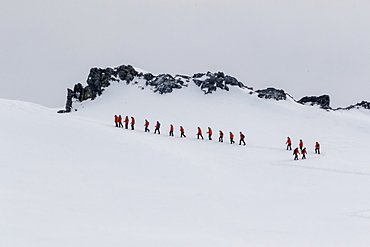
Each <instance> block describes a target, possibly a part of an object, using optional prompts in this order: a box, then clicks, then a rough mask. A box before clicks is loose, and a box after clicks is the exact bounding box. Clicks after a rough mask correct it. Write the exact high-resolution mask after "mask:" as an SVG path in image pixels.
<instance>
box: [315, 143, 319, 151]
mask: <svg viewBox="0 0 370 247" xmlns="http://www.w3.org/2000/svg"><path fill="white" fill-rule="evenodd" d="M315 154H320V143H319V142H316V144H315Z"/></svg>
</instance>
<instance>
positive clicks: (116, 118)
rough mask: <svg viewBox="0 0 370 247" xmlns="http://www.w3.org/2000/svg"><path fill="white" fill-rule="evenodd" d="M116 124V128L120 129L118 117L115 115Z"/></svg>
mask: <svg viewBox="0 0 370 247" xmlns="http://www.w3.org/2000/svg"><path fill="white" fill-rule="evenodd" d="M114 123H115V124H116V127H117V128H118V116H117V115H114Z"/></svg>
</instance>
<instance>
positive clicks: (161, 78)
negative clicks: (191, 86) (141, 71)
mask: <svg viewBox="0 0 370 247" xmlns="http://www.w3.org/2000/svg"><path fill="white" fill-rule="evenodd" d="M143 77H144V79H146V81H147V82H146V85H147V86H151V87H153V89H154V92H158V93H160V94H164V93H172V91H173V89H180V88H182V87H184V86H185V87H187V86H188V84H187V83H185V82H184V79H186V78H184V77H182V76H175V77H173V76H172V75H169V74H162V75H158V76H153V75H152V74H145V75H144V76H143Z"/></svg>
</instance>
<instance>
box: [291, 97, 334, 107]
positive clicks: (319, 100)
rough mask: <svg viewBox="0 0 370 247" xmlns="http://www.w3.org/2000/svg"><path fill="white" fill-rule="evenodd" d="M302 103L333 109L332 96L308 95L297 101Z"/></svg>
mask: <svg viewBox="0 0 370 247" xmlns="http://www.w3.org/2000/svg"><path fill="white" fill-rule="evenodd" d="M297 102H298V103H300V104H304V105H305V104H309V105H311V106H314V105H318V106H320V107H321V108H323V109H331V107H330V96H329V95H326V94H324V95H321V96H306V97H303V98H302V99H300V100H298V101H297Z"/></svg>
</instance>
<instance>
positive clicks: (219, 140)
mask: <svg viewBox="0 0 370 247" xmlns="http://www.w3.org/2000/svg"><path fill="white" fill-rule="evenodd" d="M218 132H219V137H218V142H224V132H222V130H219V131H218Z"/></svg>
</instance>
